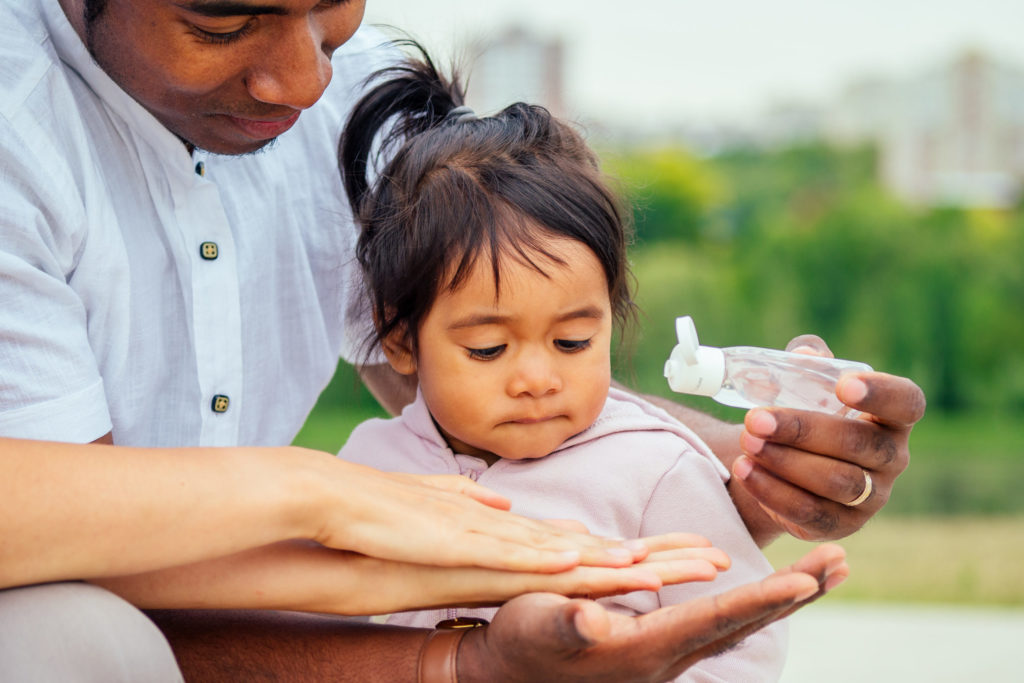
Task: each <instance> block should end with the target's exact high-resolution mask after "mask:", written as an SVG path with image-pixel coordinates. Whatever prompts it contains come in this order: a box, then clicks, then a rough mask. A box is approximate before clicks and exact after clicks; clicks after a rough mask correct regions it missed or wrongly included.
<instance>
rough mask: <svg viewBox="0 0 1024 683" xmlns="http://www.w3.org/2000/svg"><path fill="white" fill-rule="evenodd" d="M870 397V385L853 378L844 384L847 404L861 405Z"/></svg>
mask: <svg viewBox="0 0 1024 683" xmlns="http://www.w3.org/2000/svg"><path fill="white" fill-rule="evenodd" d="M867 397H868V385H867V384H865V383H864V381H863V380H860V379H857V378H856V377H851V378H849V379H847V380H845V381H844V382H843V398H844V400H845V401H846V402H847V403H860V402H861V401H863V400H864V399H865V398H867Z"/></svg>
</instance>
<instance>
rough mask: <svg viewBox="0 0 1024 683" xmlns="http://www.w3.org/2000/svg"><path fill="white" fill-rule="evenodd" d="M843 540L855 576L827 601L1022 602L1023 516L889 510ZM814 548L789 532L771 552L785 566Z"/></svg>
mask: <svg viewBox="0 0 1024 683" xmlns="http://www.w3.org/2000/svg"><path fill="white" fill-rule="evenodd" d="M839 544H840V545H842V546H843V547H844V548H846V552H847V561H848V562H849V564H850V578H849V579H848V580H847V581H846V583H844V584H843V585H842V586H840V587H839V588H837V589H836V590H835V592H834V593H831V594H830V595H829V596H828V598H827V599H828V600H849V601H856V600H864V601H891V602H928V603H950V604H973V605H1001V606H1012V607H1021V606H1024V581H1021V568H1022V567H1024V516H1021V517H954V518H935V517H926V518H918V517H896V516H893V515H891V514H886V512H885V511H883V512H882V513H881V514H880V515H879V516H878V517H877V518H876V519H874V520H872V521H871V522H869V523H868V525H867V526H866V527H865V528H864V529H862V530H861V531H860V532H858V533H856V534H854V535H853V536H850V537H849V538H846V539H843V540H842V541H839ZM811 547H812V544H810V543H806V542H803V541H798V540H796V539H795V538H792V537H785V538H780V539H779V540H778V541H776V542H775V543H773V544H772V545H771V546H769V547H768V548H767V549H766V550H765V554H766V555H767V556H768V559H769V560H770V561H771V562H772V564H773V565H774V566H775V567H784V566H786V565H788V564H790V563H791V562H793V561H794V560H796V559H797V558H798V557H800V556H801V555H803V554H804V553H806V552H807V551H808V550H810V548H811Z"/></svg>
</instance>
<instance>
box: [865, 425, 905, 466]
mask: <svg viewBox="0 0 1024 683" xmlns="http://www.w3.org/2000/svg"><path fill="white" fill-rule="evenodd" d="M871 450H872V451H874V453H875V456H876V459H877V461H878V465H879V466H880V467H888V466H890V465H892V464H894V463H895V462H896V461H897V460H899V459H900V448H899V447H898V446H897V445H896V440H895V439H894V438H893V437H892V434H890V433H888V432H878V433H877V434H875V438H874V440H873V442H872V444H871Z"/></svg>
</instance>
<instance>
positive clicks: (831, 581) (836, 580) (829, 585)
mask: <svg viewBox="0 0 1024 683" xmlns="http://www.w3.org/2000/svg"><path fill="white" fill-rule="evenodd" d="M848 576H849V574H833V575H832V576H830V577H828V579H826V580H825V590H826V591H830V590H832V589H833V588H835V587H836V586H838V585H839V584H841V583H842V582H843V581H846V579H847V577H848Z"/></svg>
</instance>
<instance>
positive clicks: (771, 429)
mask: <svg viewBox="0 0 1024 683" xmlns="http://www.w3.org/2000/svg"><path fill="white" fill-rule="evenodd" d="M746 424H747V429H749V430H751V431H753V432H756V433H757V435H758V436H771V435H772V434H774V433H775V429H776V427H778V423H777V422H775V416H774V415H772V414H771V413H770V412H768V411H767V410H751V411H750V412H749V413H747V419H746Z"/></svg>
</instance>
